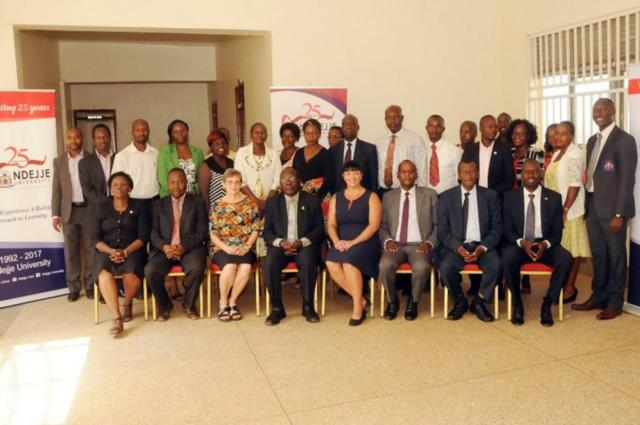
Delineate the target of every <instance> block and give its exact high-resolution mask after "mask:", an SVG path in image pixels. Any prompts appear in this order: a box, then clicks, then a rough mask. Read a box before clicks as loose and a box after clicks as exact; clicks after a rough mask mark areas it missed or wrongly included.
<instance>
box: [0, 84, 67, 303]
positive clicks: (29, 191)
mask: <svg viewBox="0 0 640 425" xmlns="http://www.w3.org/2000/svg"><path fill="white" fill-rule="evenodd" d="M55 113H56V111H55V92H54V91H53V90H34V91H32V90H21V91H7V92H0V307H5V306H8V305H12V304H19V303H23V302H27V301H33V300H36V299H41V298H46V297H50V296H54V295H62V294H65V293H67V287H66V284H65V269H64V248H63V243H62V235H61V234H60V233H58V232H56V231H54V230H53V228H52V227H51V180H52V178H53V158H55V157H56V155H57V147H56V146H57V143H56V120H55Z"/></svg>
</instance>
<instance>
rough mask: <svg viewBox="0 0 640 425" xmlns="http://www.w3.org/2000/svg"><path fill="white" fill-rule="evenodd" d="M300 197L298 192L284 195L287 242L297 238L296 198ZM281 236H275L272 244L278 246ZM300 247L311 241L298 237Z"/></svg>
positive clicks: (309, 243) (307, 244)
mask: <svg viewBox="0 0 640 425" xmlns="http://www.w3.org/2000/svg"><path fill="white" fill-rule="evenodd" d="M299 199H300V192H296V194H295V195H293V196H289V195H287V194H285V195H284V200H285V205H286V206H287V240H288V241H289V242H295V241H297V240H298V200H299ZM282 241H283V239H282V238H275V239H274V240H273V246H275V247H279V246H280V242H282ZM300 242H302V247H303V248H305V247H307V246H309V245H311V241H310V240H309V239H307V238H302V239H300Z"/></svg>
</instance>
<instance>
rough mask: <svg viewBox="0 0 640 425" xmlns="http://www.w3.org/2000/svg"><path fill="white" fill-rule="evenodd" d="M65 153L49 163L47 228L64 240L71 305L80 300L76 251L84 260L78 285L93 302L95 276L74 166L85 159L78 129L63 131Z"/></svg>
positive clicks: (76, 172) (79, 185) (85, 215)
mask: <svg viewBox="0 0 640 425" xmlns="http://www.w3.org/2000/svg"><path fill="white" fill-rule="evenodd" d="M66 144H67V151H66V152H65V153H64V154H62V155H60V156H59V157H57V158H55V159H54V160H53V180H52V188H51V215H52V219H51V224H52V226H53V228H54V230H55V231H57V232H59V231H61V230H62V234H63V236H64V262H65V274H66V281H67V287H68V288H69V294H68V295H67V299H68V300H69V302H74V301H76V300H77V299H78V298H79V297H80V289H81V288H82V282H81V276H80V258H81V255H80V250H81V249H82V251H83V255H82V256H84V257H85V258H86V259H87V264H85V268H84V273H83V276H82V278H83V279H82V281H84V285H85V292H86V294H87V297H88V298H93V283H94V281H95V276H92V272H93V274H95V271H94V267H93V264H91V261H90V259H92V258H94V256H95V255H94V251H95V248H94V247H93V246H91V237H90V235H89V234H88V232H87V229H88V223H87V219H88V218H89V214H87V208H86V203H85V199H84V196H83V194H82V186H81V184H80V177H79V174H80V173H79V170H78V163H79V162H80V160H81V159H82V158H83V157H84V156H85V155H87V153H86V152H85V151H84V150H83V149H82V133H81V132H80V130H79V129H78V128H75V127H71V128H69V129H68V130H67V143H66Z"/></svg>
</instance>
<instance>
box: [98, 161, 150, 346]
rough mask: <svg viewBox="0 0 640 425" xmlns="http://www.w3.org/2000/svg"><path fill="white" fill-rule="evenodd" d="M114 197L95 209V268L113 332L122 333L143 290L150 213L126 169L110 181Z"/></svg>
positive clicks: (113, 176) (113, 333) (110, 190)
mask: <svg viewBox="0 0 640 425" xmlns="http://www.w3.org/2000/svg"><path fill="white" fill-rule="evenodd" d="M107 187H109V193H110V194H111V198H109V199H108V200H106V201H103V202H102V203H101V204H100V205H99V206H98V207H97V208H96V210H95V214H96V216H95V217H93V220H92V221H91V227H90V233H91V235H92V237H93V245H94V246H95V247H96V249H97V250H98V251H99V252H98V254H97V255H96V269H97V272H98V284H99V285H100V293H101V294H102V296H103V298H104V300H105V301H106V303H107V306H108V307H109V310H111V312H112V313H113V318H114V320H113V327H112V328H111V330H110V331H109V332H110V333H111V335H119V334H121V333H122V331H123V329H124V325H123V322H128V321H130V320H131V319H132V317H133V315H132V305H131V303H132V300H133V297H134V296H135V294H136V293H137V292H138V290H139V289H140V284H141V283H142V278H143V277H144V263H145V260H146V259H147V255H146V254H147V253H146V250H145V249H144V247H145V246H146V245H147V241H148V240H149V224H150V220H149V214H148V211H147V208H146V206H145V203H144V202H143V201H140V200H136V199H132V198H130V197H129V193H130V192H131V190H132V189H133V180H132V179H131V177H130V176H129V175H128V174H125V173H123V172H121V171H120V172H117V173H113V174H112V175H111V177H109V181H108V182H107ZM115 276H122V283H123V285H124V305H123V308H124V315H121V314H120V307H119V305H118V287H117V286H116V279H115Z"/></svg>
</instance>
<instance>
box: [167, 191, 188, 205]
mask: <svg viewBox="0 0 640 425" xmlns="http://www.w3.org/2000/svg"><path fill="white" fill-rule="evenodd" d="M170 196H171V201H172V202H178V203H180V204H182V203H183V202H184V198H186V197H187V192H185V193H184V194H183V195H182V196H181V197H179V198H174V197H173V195H170Z"/></svg>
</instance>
